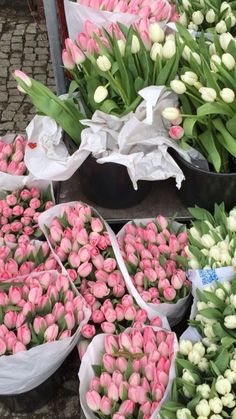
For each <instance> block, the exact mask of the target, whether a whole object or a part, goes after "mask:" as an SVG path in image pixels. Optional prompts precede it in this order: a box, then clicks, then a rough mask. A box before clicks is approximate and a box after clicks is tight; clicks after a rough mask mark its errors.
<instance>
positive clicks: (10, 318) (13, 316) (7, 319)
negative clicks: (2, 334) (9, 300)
mask: <svg viewBox="0 0 236 419" xmlns="http://www.w3.org/2000/svg"><path fill="white" fill-rule="evenodd" d="M16 320H17V313H16V312H15V311H8V312H7V313H6V314H5V315H4V324H5V326H6V327H7V328H8V329H14V328H15V327H16Z"/></svg>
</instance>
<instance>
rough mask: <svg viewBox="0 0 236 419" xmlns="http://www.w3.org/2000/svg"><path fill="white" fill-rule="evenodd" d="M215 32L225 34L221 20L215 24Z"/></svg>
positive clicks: (224, 26) (224, 24)
mask: <svg viewBox="0 0 236 419" xmlns="http://www.w3.org/2000/svg"><path fill="white" fill-rule="evenodd" d="M215 30H216V32H217V33H225V32H227V26H226V23H225V22H224V21H223V20H221V21H220V22H218V23H217V24H216V27H215Z"/></svg>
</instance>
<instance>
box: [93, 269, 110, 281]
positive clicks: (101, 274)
mask: <svg viewBox="0 0 236 419" xmlns="http://www.w3.org/2000/svg"><path fill="white" fill-rule="evenodd" d="M108 277H109V274H108V273H107V272H105V271H103V270H102V269H99V270H97V271H95V278H96V280H97V281H100V282H107V279H108Z"/></svg>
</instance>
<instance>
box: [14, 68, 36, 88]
mask: <svg viewBox="0 0 236 419" xmlns="http://www.w3.org/2000/svg"><path fill="white" fill-rule="evenodd" d="M14 76H15V77H18V78H19V79H20V80H21V81H23V82H24V83H25V84H26V85H27V86H28V87H31V85H32V82H31V80H30V78H29V77H28V76H27V75H26V74H25V73H24V72H23V71H21V70H15V71H14Z"/></svg>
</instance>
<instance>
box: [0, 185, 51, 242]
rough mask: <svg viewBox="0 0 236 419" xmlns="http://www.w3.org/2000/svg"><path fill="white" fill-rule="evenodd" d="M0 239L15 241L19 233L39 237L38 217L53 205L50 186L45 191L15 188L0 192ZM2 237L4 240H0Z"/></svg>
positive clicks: (40, 234) (40, 233)
mask: <svg viewBox="0 0 236 419" xmlns="http://www.w3.org/2000/svg"><path fill="white" fill-rule="evenodd" d="M0 198H1V199H0V214H1V216H0V240H1V241H4V242H5V243H8V242H10V243H16V242H17V239H18V238H19V237H20V236H21V235H25V236H29V237H30V238H40V237H41V236H42V232H41V231H40V230H39V228H38V217H39V215H40V213H41V212H43V211H45V210H47V209H48V208H51V206H53V205H54V203H53V201H52V199H53V198H52V195H51V186H49V187H48V188H47V190H46V191H41V190H40V189H39V188H35V187H33V188H28V187H25V188H24V189H17V190H15V191H13V192H5V191H4V192H1V193H0ZM2 239H4V240H2Z"/></svg>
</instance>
